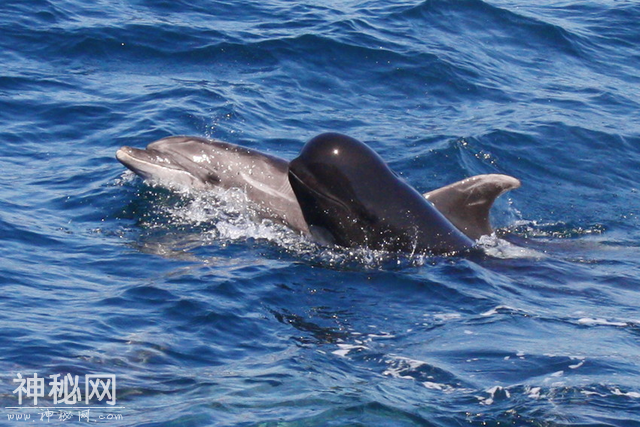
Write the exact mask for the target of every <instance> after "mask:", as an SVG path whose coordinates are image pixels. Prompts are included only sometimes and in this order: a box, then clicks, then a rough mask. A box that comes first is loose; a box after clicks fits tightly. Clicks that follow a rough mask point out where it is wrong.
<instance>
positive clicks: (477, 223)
mask: <svg viewBox="0 0 640 427" xmlns="http://www.w3.org/2000/svg"><path fill="white" fill-rule="evenodd" d="M518 187H520V181H519V180H518V179H516V178H514V177H512V176H508V175H501V174H489V175H477V176H473V177H471V178H467V179H464V180H462V181H458V182H455V183H453V184H451V185H447V186H446V187H442V188H438V189H437V190H433V191H430V192H428V193H425V194H424V197H425V198H426V199H427V200H429V201H430V202H432V203H433V204H434V205H435V207H436V209H438V210H439V211H440V213H442V214H443V215H444V216H445V217H446V218H447V219H448V220H449V221H451V223H452V224H453V225H455V226H456V227H457V228H458V229H459V230H460V231H462V232H463V233H464V234H466V235H467V236H468V237H470V238H471V239H474V240H477V239H479V238H480V236H483V235H489V234H491V233H493V229H492V228H491V223H490V222H489V210H490V209H491V206H493V202H494V201H495V200H496V198H498V196H500V195H501V194H502V193H504V192H506V191H509V190H513V189H515V188H518Z"/></svg>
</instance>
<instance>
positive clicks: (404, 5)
mask: <svg viewBox="0 0 640 427" xmlns="http://www.w3.org/2000/svg"><path fill="white" fill-rule="evenodd" d="M639 23H640V3H638V2H636V1H623V0H620V1H615V0H599V1H569V0H566V1H562V0H545V1H539V2H524V1H515V0H490V1H481V0H458V1H445V0H426V1H415V0H413V1H402V0H399V1H391V2H388V1H379V0H370V1H366V0H345V1H333V0H329V1H325V2H321V3H318V2H311V1H285V0H263V1H255V0H244V1H234V2H218V1H205V0H194V1H184V0H171V1H169V0H154V1H151V0H112V1H106V0H94V1H90V2H84V1H79V0H57V1H53V0H20V1H19V0H3V1H2V3H0V153H1V155H0V169H1V170H2V183H1V184H0V206H1V209H0V238H1V239H2V243H1V244H0V259H1V261H0V345H1V347H0V425H2V426H4V425H7V426H15V425H22V424H25V422H26V421H25V419H24V418H25V416H26V415H29V416H30V419H29V420H28V422H29V424H31V425H34V424H35V425H38V424H42V423H48V424H57V425H71V424H86V422H87V419H86V418H84V419H83V418H80V417H79V416H78V415H77V413H78V412H79V411H80V410H82V409H83V407H84V406H82V405H80V404H76V405H67V406H68V407H69V410H68V412H72V413H73V416H74V418H72V419H69V420H67V421H64V420H63V419H61V418H59V416H58V414H55V415H54V416H53V417H51V416H50V418H46V417H43V413H44V411H46V407H54V406H56V405H55V404H54V400H53V396H51V395H46V396H43V397H41V398H40V399H39V400H38V404H37V405H35V404H34V403H35V402H34V399H33V398H27V397H26V396H23V401H22V403H21V404H19V402H18V393H17V392H16V391H15V390H16V389H17V388H18V385H19V382H17V380H18V374H20V375H21V376H22V377H23V378H33V377H34V374H37V375H38V377H44V378H47V379H48V378H49V376H51V375H56V374H59V375H61V376H66V375H67V374H71V375H72V376H75V375H77V376H78V377H79V378H84V376H85V375H88V374H115V375H116V377H117V383H116V386H117V406H116V407H112V406H110V405H108V404H104V401H102V402H97V407H94V408H93V409H91V413H90V415H89V416H90V422H95V423H96V424H100V425H109V426H265V427H266V426H287V427H293V426H305V427H309V426H505V425H513V426H580V427H586V426H620V427H633V426H640V220H639V219H638V216H639V215H640V195H639V193H638V181H640V47H639V44H638V40H640V24H639ZM324 131H337V132H341V133H345V134H347V135H350V136H353V137H355V138H358V139H360V140H363V141H365V142H367V143H368V144H369V145H370V146H371V147H372V148H373V149H374V150H376V151H377V152H378V153H379V154H380V155H381V156H382V157H383V158H384V159H386V160H387V161H388V163H389V165H390V166H391V168H392V169H393V170H395V171H396V172H397V173H399V174H400V175H401V176H402V177H403V178H404V179H405V180H407V181H408V182H409V183H410V184H412V185H413V186H414V187H415V188H416V189H418V190H420V191H429V190H431V189H434V188H437V187H441V186H443V185H446V184H449V183H452V182H454V181H457V180H460V179H463V178H465V177H469V176H472V175H477V174H483V173H504V174H508V175H512V176H515V177H517V178H519V179H520V180H521V181H522V184H523V185H522V187H521V188H520V189H517V190H515V191H512V192H510V193H508V194H506V195H505V196H503V197H502V198H500V199H499V200H498V203H497V204H496V206H495V208H494V210H493V221H494V224H495V225H496V227H498V230H497V233H496V235H495V236H492V237H487V238H483V239H482V242H481V243H480V247H481V248H482V251H481V252H480V253H473V254H468V255H461V256H453V257H426V256H422V257H411V256H403V255H392V254H381V253H377V252H374V251H369V250H366V249H362V250H345V249H339V248H331V247H329V248H327V247H320V246H316V245H314V244H312V243H310V242H308V241H306V240H305V239H303V238H302V237H300V236H298V235H296V234H295V233H294V232H292V231H290V230H287V229H285V228H283V227H281V226H278V225H276V224H272V223H269V222H267V221H256V220H254V219H253V217H252V215H251V210H250V207H249V206H248V205H247V203H246V200H245V197H244V194H243V193H242V191H239V190H238V191H235V190H229V191H226V192H224V193H221V194H216V195H212V194H210V193H206V192H195V191H191V192H187V191H170V190H167V189H164V188H161V187H158V186H154V185H151V184H149V183H145V182H143V181H142V180H140V179H139V178H137V177H135V176H134V175H133V174H132V173H131V172H127V171H125V168H124V167H122V165H120V164H119V163H118V162H117V161H116V160H115V157H114V154H115V151H116V150H117V149H118V148H119V147H121V146H123V145H129V146H134V147H139V148H143V147H145V146H146V145H147V144H148V143H150V142H152V141H154V140H156V139H159V138H162V137H165V136H169V135H177V134H187V135H196V136H205V137H212V138H217V139H221V140H225V141H229V142H232V143H236V144H241V145H245V146H248V147H252V148H255V149H258V150H262V151H264V152H268V153H270V154H273V155H277V156H281V157H283V158H286V159H292V158H294V157H296V155H297V153H298V152H299V151H300V149H301V148H302V146H303V145H304V143H305V142H306V141H308V140H309V139H310V138H312V137H313V136H315V135H317V134H319V133H321V132H324ZM46 390H47V392H48V391H49V390H50V387H49V385H48V382H47V386H46ZM82 392H83V393H84V389H83V390H82ZM94 403H95V402H94ZM34 406H37V407H38V408H33V407H34ZM57 406H60V405H57ZM63 406H64V405H63ZM94 406H95V405H94ZM43 407H44V408H45V409H43ZM54 413H55V412H54ZM19 415H20V416H22V418H18V416H19Z"/></svg>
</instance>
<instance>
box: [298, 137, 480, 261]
mask: <svg viewBox="0 0 640 427" xmlns="http://www.w3.org/2000/svg"><path fill="white" fill-rule="evenodd" d="M289 181H290V183H291V186H292V188H293V191H294V193H295V194H296V197H297V198H298V202H299V203H300V206H301V208H302V212H303V214H304V217H305V220H306V221H307V223H309V225H310V226H311V229H312V230H314V229H315V230H321V231H320V232H321V234H322V236H323V239H324V240H326V237H327V236H329V237H330V240H332V241H334V242H335V243H337V244H339V245H341V246H347V247H353V246H366V247H370V248H372V249H382V250H389V251H403V252H414V251H422V252H451V251H457V250H462V249H466V248H469V247H471V246H473V242H472V241H471V240H470V239H468V238H466V237H465V236H464V235H462V233H460V231H459V230H457V229H456V228H455V227H454V226H453V225H452V224H451V223H450V222H449V221H448V220H447V219H446V218H444V217H443V216H442V214H440V213H439V212H438V211H437V210H436V209H435V208H434V207H433V205H431V203H429V202H428V201H426V200H425V199H424V198H423V197H422V195H420V194H419V193H418V192H417V191H416V190H414V189H413V188H412V187H411V186H409V185H408V184H407V183H405V182H404V181H402V180H401V179H399V178H398V177H397V176H396V175H395V174H394V173H393V171H391V169H389V167H388V166H387V164H386V163H385V162H384V161H383V160H382V158H381V157H380V156H379V155H378V154H377V153H376V152H375V151H373V150H372V149H371V148H369V147H368V146H367V145H366V144H364V143H362V142H360V141H358V140H356V139H354V138H351V137H348V136H345V135H341V134H338V133H325V134H322V135H319V136H317V137H315V138H313V139H312V140H310V141H309V142H308V143H307V144H306V145H305V146H304V148H303V149H302V151H301V153H300V155H299V156H298V157H297V158H296V159H294V160H293V161H292V162H291V163H290V164H289Z"/></svg>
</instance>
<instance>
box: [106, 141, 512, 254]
mask: <svg viewBox="0 0 640 427" xmlns="http://www.w3.org/2000/svg"><path fill="white" fill-rule="evenodd" d="M314 141H315V142H314ZM318 141H320V142H318ZM312 142H313V144H312ZM336 142H337V143H339V145H340V144H347V145H345V146H344V147H347V146H348V147H350V148H352V149H353V153H352V157H351V158H350V157H348V156H346V155H344V156H343V158H341V163H340V164H337V163H335V162H333V163H331V162H330V163H327V164H326V165H325V166H327V165H328V167H333V168H334V172H338V173H334V174H333V175H332V174H326V173H325V174H322V176H318V177H315V176H312V175H306V178H307V179H306V181H305V182H304V183H303V184H304V185H301V183H302V181H304V180H305V178H302V181H301V180H300V179H296V174H295V172H296V171H297V172H298V174H299V175H301V174H302V171H307V169H309V170H310V169H313V167H310V168H308V167H307V166H309V165H311V163H313V162H314V161H316V162H317V161H320V162H326V161H327V159H319V158H317V157H316V156H317V153H316V154H314V153H313V151H314V150H313V147H316V148H317V147H319V146H321V145H324V144H329V145H330V144H335V143H336ZM364 147H366V145H364V144H363V143H361V142H359V141H357V140H354V139H353V138H349V137H346V136H344V135H340V134H334V133H329V134H322V135H320V136H318V137H316V138H314V139H312V140H311V141H309V143H307V145H306V146H305V148H304V149H303V151H302V153H301V155H300V156H299V157H298V158H296V159H294V160H293V161H292V162H291V164H290V163H289V162H288V161H286V160H284V159H281V158H279V157H276V156H271V155H269V154H265V153H262V152H259V151H257V150H252V149H249V148H245V147H241V146H238V145H234V144H230V143H227V142H222V141H217V140H212V139H205V138H200V137H193V136H172V137H168V138H163V139H160V140H158V141H155V142H153V143H151V144H149V145H148V146H147V148H146V149H144V150H141V149H137V148H131V147H122V148H120V149H119V150H118V151H117V153H116V158H117V159H118V160H119V161H120V162H121V163H122V164H124V165H125V166H126V167H127V168H128V169H130V170H132V171H133V172H135V173H136V174H138V175H140V176H141V177H142V178H144V179H147V180H151V181H154V182H158V183H159V184H162V185H166V186H169V187H171V186H176V185H177V186H182V187H188V188H197V189H207V188H214V187H219V188H223V189H228V188H241V189H244V190H245V191H246V194H247V197H248V198H249V200H251V201H252V202H253V203H254V204H255V205H256V207H257V208H258V211H259V214H260V215H261V216H263V217H264V218H269V219H272V220H275V221H278V222H280V223H283V224H285V225H287V226H289V227H290V228H292V229H293V230H295V231H298V232H300V233H302V234H305V235H312V236H314V237H316V238H317V239H318V240H320V241H327V240H328V241H332V242H336V243H338V244H342V245H343V246H352V245H356V244H363V245H365V246H370V247H374V248H382V249H391V250H402V251H405V250H411V251H413V250H415V249H416V248H415V244H416V242H415V239H413V240H411V239H410V238H409V239H408V240H407V242H405V240H406V239H405V238H404V237H403V238H398V239H395V240H394V238H393V236H388V235H387V234H388V233H391V234H394V233H396V234H398V233H399V231H398V230H400V229H402V230H404V231H406V230H409V229H411V230H414V231H413V233H414V235H415V233H416V231H415V230H418V231H417V233H418V234H420V235H424V239H422V240H423V242H424V243H423V246H424V247H421V248H419V249H426V250H430V251H431V249H435V251H436V252H443V251H445V249H447V251H451V250H458V249H461V248H466V247H469V246H471V245H473V242H472V241H474V240H476V239H478V238H479V237H480V236H482V235H487V234H491V233H492V232H493V229H492V227H491V224H490V222H489V211H490V209H491V206H492V205H493V203H494V201H495V199H496V198H497V197H498V196H500V195H501V194H503V193H504V192H506V191H508V190H511V189H515V188H518V187H519V186H520V181H519V180H517V179H516V178H513V177H510V176H507V175H501V174H488V175H478V176H474V177H471V178H467V179H465V180H462V181H459V182H456V183H454V184H451V185H448V186H446V187H442V188H439V189H436V190H433V191H430V192H428V193H425V194H424V195H422V196H421V197H420V199H421V200H422V202H420V201H418V200H417V199H416V198H415V193H417V192H415V190H413V189H412V188H411V187H410V186H408V184H406V183H404V181H403V180H401V179H400V178H398V177H397V176H396V175H395V174H392V175H389V174H386V172H385V178H384V180H383V181H380V178H379V176H376V175H375V174H370V173H369V175H371V176H370V177H368V178H365V175H367V174H362V173H363V172H366V171H367V169H366V167H369V168H370V167H371V165H374V166H375V167H377V168H380V169H379V170H380V171H383V170H387V169H388V168H387V167H386V164H385V163H384V162H383V161H382V160H381V159H380V158H379V156H377V154H375V153H374V152H373V151H372V150H370V149H369V148H368V147H366V148H364ZM305 153H306V154H305ZM363 153H366V155H367V156H372V157H371V159H372V160H371V162H372V163H370V164H369V166H362V167H361V169H358V168H357V167H355V166H354V165H357V164H361V162H357V161H356V160H358V159H359V158H362V156H363ZM371 153H373V154H371ZM314 157H315V160H314ZM350 164H351V166H348V165H350ZM292 165H293V166H292ZM347 166H348V167H347ZM316 169H317V170H319V171H322V170H323V169H322V167H320V168H319V169H318V168H316ZM347 169H348V171H347ZM345 177H347V178H345ZM298 178H300V177H298ZM316 178H321V179H322V180H324V181H325V182H324V183H323V182H318V181H317V179H316ZM314 179H316V180H315V181H314ZM358 179H361V181H362V183H360V182H358ZM369 181H372V182H369ZM376 181H377V182H376ZM292 182H293V183H294V186H296V190H297V191H294V188H293V187H292ZM381 183H382V184H384V185H382V184H381ZM354 184H357V189H358V191H359V194H360V195H359V196H358V197H361V198H363V200H355V202H356V203H355V204H354V203H353V202H354V197H353V195H354V194H350V195H346V196H345V195H338V196H336V195H335V194H328V193H325V194H324V195H323V194H322V192H323V191H326V189H327V188H329V187H332V188H338V187H340V186H341V185H344V186H346V185H350V186H352V187H353V185H354ZM323 185H324V187H323ZM327 185H328V187H327ZM367 186H370V187H371V188H374V189H380V188H379V187H381V186H382V187H385V188H387V189H390V191H391V193H390V194H386V193H381V194H380V193H379V192H376V191H374V192H371V193H366V192H363V191H364V190H363V189H365V188H366V187H367ZM399 190H401V191H399ZM365 193H366V194H365ZM345 194H346V193H345ZM309 195H312V196H311V197H313V198H314V199H316V200H321V199H323V197H324V196H326V195H329V197H334V198H336V197H337V198H336V199H335V200H336V206H338V205H342V206H346V207H347V208H348V209H350V212H351V213H350V215H352V217H353V218H352V219H354V221H352V222H351V223H352V224H353V226H351V227H350V226H348V225H345V224H348V223H349V221H342V222H341V224H342V225H340V227H343V228H342V229H331V228H332V227H333V225H331V224H329V225H327V224H322V226H318V224H316V223H315V222H316V221H314V220H313V218H317V214H318V212H315V211H314V210H317V209H318V206H312V205H313V204H309V203H305V202H304V200H307V202H308V201H309ZM374 195H375V197H374ZM341 197H342V198H343V200H340V198H341ZM345 197H346V198H345ZM372 198H375V199H376V200H375V201H374V200H370V199H372ZM347 199H348V200H347ZM408 200H410V202H408ZM403 203H408V204H411V206H412V210H416V209H417V210H419V211H420V212H421V214H419V215H418V214H416V215H418V217H416V216H414V217H413V219H412V220H411V221H413V222H410V223H409V224H408V225H407V224H405V223H404V222H405V220H404V219H403V218H401V217H398V218H396V219H395V220H394V221H393V223H392V224H389V223H382V224H377V223H375V224H377V225H376V226H379V227H390V228H388V230H383V229H380V230H378V234H380V233H381V234H380V235H381V236H383V237H384V239H386V240H384V241H385V242H394V243H392V244H390V245H387V246H385V245H381V244H378V243H380V242H378V243H375V242H374V244H372V242H373V240H372V239H373V237H372V236H374V234H368V235H362V233H360V232H359V231H357V230H356V229H361V228H362V226H363V225H364V226H367V227H372V224H374V223H371V222H366V221H365V222H362V221H360V222H359V221H357V219H362V218H370V217H372V216H373V211H375V210H376V209H377V208H378V207H381V206H382V205H383V204H385V205H388V206H396V207H399V206H402V205H403ZM349 204H352V205H353V206H356V205H357V209H360V210H361V208H362V206H365V207H366V208H365V211H363V212H359V211H358V213H357V214H354V212H356V211H357V209H356V210H354V209H353V206H347V205H349ZM434 207H435V209H433V208H434ZM343 211H344V210H343ZM336 212H338V211H334V212H333V214H334V215H335V214H336ZM385 212H388V210H387V209H386V208H385ZM354 215H355V216H354ZM385 215H387V216H389V215H388V214H385ZM326 218H329V216H326ZM416 218H417V219H416ZM433 221H436V223H437V224H438V225H437V226H436V229H435V231H434V230H432V228H433V225H431V226H427V225H426V224H433ZM330 222H331V221H330ZM334 225H335V224H334ZM310 226H311V227H310ZM327 227H328V229H327ZM344 227H346V228H344ZM398 227H400V228H398ZM416 227H417V228H416ZM425 227H426V228H429V227H430V228H429V229H427V230H422V231H420V229H421V228H425ZM318 229H320V232H318ZM430 230H431V231H430ZM352 231H353V233H352V234H353V236H354V237H353V239H352V241H349V242H350V243H349V242H347V243H345V242H346V241H344V240H342V239H341V238H342V237H343V236H344V235H345V233H346V232H352ZM405 234H406V233H405ZM430 234H433V235H436V234H437V235H439V236H443V235H446V236H449V237H446V238H444V239H440V241H441V242H438V243H437V244H436V243H435V242H434V241H433V240H432V239H430V238H429V235H430ZM389 237H391V239H389ZM405 237H406V236H405ZM403 239H404V240H403ZM374 240H375V239H374ZM418 240H420V239H418ZM403 242H404V243H403ZM411 245H414V247H410V246H411ZM441 246H442V247H441Z"/></svg>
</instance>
